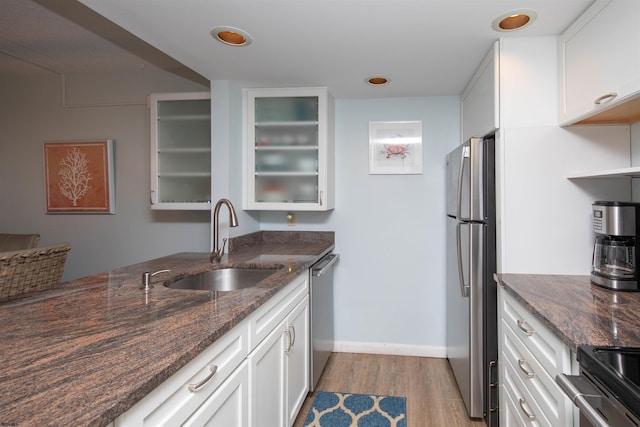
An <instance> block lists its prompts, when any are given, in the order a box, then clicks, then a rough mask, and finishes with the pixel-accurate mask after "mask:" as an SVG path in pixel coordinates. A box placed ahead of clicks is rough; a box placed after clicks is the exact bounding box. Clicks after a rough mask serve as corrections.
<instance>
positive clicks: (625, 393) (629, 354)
mask: <svg viewBox="0 0 640 427" xmlns="http://www.w3.org/2000/svg"><path fill="white" fill-rule="evenodd" d="M577 359H578V363H580V368H581V369H583V370H584V371H586V372H587V373H589V374H591V375H592V376H593V377H595V378H596V379H598V380H599V381H600V382H601V383H602V384H603V385H604V386H605V387H607V388H608V389H609V391H610V392H611V393H613V394H614V395H615V396H616V397H617V399H618V400H619V401H620V402H621V403H622V404H623V405H625V406H626V407H627V408H628V409H629V410H630V411H632V412H633V413H634V414H636V415H640V348H629V347H593V346H585V345H583V346H580V347H578V354H577Z"/></svg>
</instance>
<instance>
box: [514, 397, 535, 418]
mask: <svg viewBox="0 0 640 427" xmlns="http://www.w3.org/2000/svg"><path fill="white" fill-rule="evenodd" d="M518 402H519V403H520V409H522V412H524V414H525V415H526V416H527V418H529V420H531V421H534V420H535V419H536V416H535V415H533V413H532V412H531V411H529V410H527V408H525V407H524V405H525V404H527V406H529V404H528V403H527V401H526V400H525V398H524V397H521V398H520V399H518Z"/></svg>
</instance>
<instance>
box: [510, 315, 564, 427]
mask: <svg viewBox="0 0 640 427" xmlns="http://www.w3.org/2000/svg"><path fill="white" fill-rule="evenodd" d="M502 331H503V334H502V340H503V343H502V357H503V359H504V360H505V361H508V363H509V365H510V366H512V367H513V368H514V370H515V372H516V375H517V376H518V378H519V379H520V380H521V382H522V383H523V384H524V385H526V388H527V390H528V391H529V393H530V395H531V397H532V398H533V399H534V400H535V401H536V403H537V405H538V407H539V408H540V409H541V410H542V411H543V412H544V413H545V416H546V418H547V419H548V420H550V422H551V424H553V425H556V426H563V425H570V424H571V420H572V416H573V415H572V407H571V402H570V401H569V399H568V398H567V397H566V395H565V394H564V393H563V392H562V390H560V388H559V387H558V385H557V384H556V383H555V380H554V378H555V376H554V377H551V376H550V375H549V373H548V372H547V371H546V370H545V369H544V367H543V366H542V365H541V364H540V363H539V361H538V360H537V359H536V358H535V357H534V356H533V354H531V352H530V351H529V350H528V349H527V348H526V346H525V345H524V343H522V341H521V340H520V338H518V336H517V335H516V332H515V331H513V330H512V329H511V328H510V327H509V326H508V325H506V324H505V325H503V328H502Z"/></svg>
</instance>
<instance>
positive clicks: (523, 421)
mask: <svg viewBox="0 0 640 427" xmlns="http://www.w3.org/2000/svg"><path fill="white" fill-rule="evenodd" d="M516 369H517V368H514V367H513V365H511V362H510V361H509V360H503V361H502V371H503V379H502V381H503V390H502V392H503V393H504V401H506V402H507V404H508V405H507V406H508V407H509V409H510V410H511V411H510V412H511V416H512V417H511V418H515V419H516V420H517V422H516V423H515V424H516V425H523V426H545V427H546V426H549V427H556V426H555V425H554V424H551V422H550V421H549V420H548V419H547V418H546V416H545V413H544V411H542V409H541V408H540V406H538V403H537V402H536V401H535V399H534V398H533V397H532V396H531V394H530V393H529V390H527V387H526V386H525V385H524V384H523V382H522V381H521V380H520V378H519V377H518V373H517V371H516Z"/></svg>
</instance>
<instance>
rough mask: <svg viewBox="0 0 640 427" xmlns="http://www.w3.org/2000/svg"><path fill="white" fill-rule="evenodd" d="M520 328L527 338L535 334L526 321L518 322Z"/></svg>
mask: <svg viewBox="0 0 640 427" xmlns="http://www.w3.org/2000/svg"><path fill="white" fill-rule="evenodd" d="M518 328H520V330H521V331H522V332H524V334H525V335H527V336H531V335H533V333H534V332H535V331H534V330H533V328H532V327H531V326H529V324H528V323H527V322H526V321H524V320H518Z"/></svg>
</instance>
